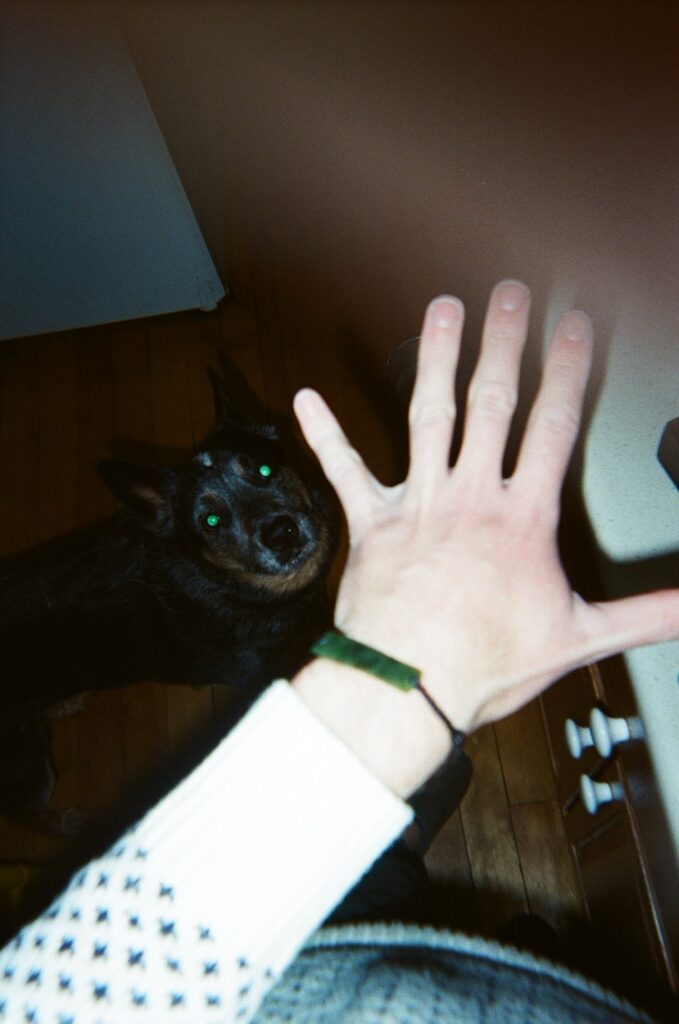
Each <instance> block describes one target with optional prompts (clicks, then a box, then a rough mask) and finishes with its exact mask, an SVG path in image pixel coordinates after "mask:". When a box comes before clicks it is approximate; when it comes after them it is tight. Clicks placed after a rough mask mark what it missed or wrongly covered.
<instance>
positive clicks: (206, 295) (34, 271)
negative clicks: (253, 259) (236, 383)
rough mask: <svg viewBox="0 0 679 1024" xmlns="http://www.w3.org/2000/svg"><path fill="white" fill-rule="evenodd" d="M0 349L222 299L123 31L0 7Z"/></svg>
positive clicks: (84, 14) (45, 8) (63, 15)
mask: <svg viewBox="0 0 679 1024" xmlns="http://www.w3.org/2000/svg"><path fill="white" fill-rule="evenodd" d="M0 34H1V38H2V50H3V52H2V62H1V71H0V74H1V76H2V77H1V80H0V87H1V90H2V92H1V99H0V103H1V107H0V337H1V338H9V337H16V336H21V335H27V334H36V333H43V332H47V331H58V330H64V329H66V328H73V327H81V326H85V325H91V324H100V323H106V322H110V321H116V320H123V319H132V318H136V317H143V316H150V315H155V314H159V313H169V312H174V311H176V310H180V309H190V308H195V307H203V308H211V307H213V306H214V305H215V304H216V303H217V302H218V301H219V299H220V298H222V297H223V295H224V289H223V287H222V285H221V282H220V280H219V278H218V276H217V273H216V270H215V267H214V265H213V263H212V260H211V258H210V256H209V253H208V251H207V248H206V246H205V243H204V241H203V238H202V235H201V233H200V230H199V228H198V225H197V224H196V220H195V217H194V215H193V212H192V210H191V207H190V205H189V202H188V199H187V197H186V194H185V192H184V190H183V188H182V185H181V182H180V180H179V178H178V176H177V173H176V170H175V168H174V165H173V163H172V160H171V158H170V155H169V153H168V150H167V147H166V145H165V142H164V140H163V137H162V135H161V133H160V129H159V128H158V124H157V122H156V120H155V118H154V115H153V112H152V110H151V108H150V106H149V103H148V100H147V97H146V94H145V92H144V89H143V87H142V84H141V82H140V80H139V77H138V75H137V73H136V70H135V68H134V66H133V64H132V61H131V59H130V56H129V54H128V52H127V49H126V47H125V43H124V41H123V39H122V36H121V34H120V31H119V29H118V27H117V25H116V24H115V22H114V21H113V20H112V19H111V18H110V17H109V16H108V15H107V13H106V12H102V11H100V10H96V11H86V10H84V9H83V8H82V7H81V8H73V7H71V6H70V5H64V4H57V5H52V4H45V3H41V4H25V3H24V4H21V3H11V4H6V5H3V7H2V12H1V13H0Z"/></svg>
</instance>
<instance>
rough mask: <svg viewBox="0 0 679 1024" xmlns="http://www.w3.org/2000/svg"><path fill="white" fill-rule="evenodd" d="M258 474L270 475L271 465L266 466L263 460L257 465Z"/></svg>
mask: <svg viewBox="0 0 679 1024" xmlns="http://www.w3.org/2000/svg"><path fill="white" fill-rule="evenodd" d="M259 475H260V476H263V477H267V476H271V466H267V464H266V462H263V463H262V465H261V466H260V467H259Z"/></svg>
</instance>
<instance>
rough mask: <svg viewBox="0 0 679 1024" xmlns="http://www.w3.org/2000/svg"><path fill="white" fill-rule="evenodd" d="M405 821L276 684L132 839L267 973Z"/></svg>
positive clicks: (405, 814) (399, 807)
mask: <svg viewBox="0 0 679 1024" xmlns="http://www.w3.org/2000/svg"><path fill="white" fill-rule="evenodd" d="M411 820H412V811H411V809H410V807H409V806H408V805H407V804H405V803H403V802H402V801H401V800H399V799H398V798H397V797H396V796H394V794H393V793H392V792H391V791H390V790H389V789H388V788H387V787H386V786H384V785H383V784H382V783H381V782H380V781H379V780H378V779H377V778H376V777H375V776H374V775H372V774H371V773H370V772H369V771H368V770H367V769H366V768H365V767H364V766H363V764H362V763H361V762H360V761H359V760H358V758H357V757H356V756H355V755H354V754H353V753H352V752H351V751H349V750H348V749H347V748H346V747H345V746H344V745H343V744H342V743H341V742H340V741H339V740H338V739H337V738H336V737H335V736H334V735H333V734H332V733H331V732H330V731H329V730H328V729H326V727H325V726H323V725H322V724H321V723H320V722H319V721H318V719H316V717H315V716H314V715H313V714H312V712H311V711H310V710H309V709H308V708H307V707H306V705H305V704H304V703H303V702H302V701H301V700H300V699H299V698H298V697H297V696H296V694H295V693H294V691H293V689H292V687H290V685H289V684H288V683H287V682H285V681H282V680H279V681H277V682H275V683H273V684H272V685H271V686H270V687H269V689H268V690H267V691H266V692H265V693H264V694H263V696H262V697H261V698H260V699H259V700H258V701H257V703H256V704H255V705H254V706H253V707H252V709H251V710H250V711H249V712H248V714H247V715H246V716H245V717H244V718H243V719H242V721H241V722H240V723H239V724H238V725H237V726H236V727H235V728H234V729H233V730H232V732H230V733H229V735H228V736H227V737H226V738H225V739H224V740H223V741H222V743H221V744H220V745H219V747H217V749H216V750H215V751H214V752H213V753H212V754H211V755H210V756H209V757H208V758H207V759H206V760H205V761H204V762H203V763H202V764H201V765H200V766H199V767H198V768H197V769H196V770H195V771H194V772H193V773H192V774H191V775H190V776H188V778H187V779H185V780H184V781H183V782H182V783H181V784H180V785H179V786H178V787H177V788H176V789H174V790H173V791H172V792H171V793H170V794H169V795H168V796H167V797H166V798H165V799H164V800H163V801H162V802H161V803H160V804H159V805H158V806H157V807H155V808H154V809H153V810H152V811H151V812H149V814H148V815H147V816H146V817H145V818H144V819H143V821H142V822H141V823H140V824H139V826H138V827H137V829H136V830H135V844H137V845H139V846H140V847H143V848H144V849H147V850H148V851H149V854H150V856H149V860H150V864H152V865H153V870H154V872H155V873H157V874H159V875H162V876H167V878H168V879H172V882H173V884H174V885H175V886H176V891H177V894H178V896H179V897H180V898H181V901H182V904H183V905H184V906H185V907H186V906H187V903H188V905H189V906H190V907H191V909H192V913H193V912H195V916H196V918H197V919H200V920H202V921H205V922H214V924H215V925H216V926H218V927H223V928H224V930H225V931H226V932H227V933H231V934H233V935H234V937H236V936H237V941H238V945H239V947H240V948H241V949H243V950H244V951H245V950H247V953H248V955H249V956H251V957H252V958H253V959H254V960H259V959H260V958H261V960H264V961H265V962H267V963H268V964H269V965H270V966H271V968H272V969H273V970H274V971H275V972H276V973H278V972H280V971H281V970H282V969H283V968H284V967H285V966H286V965H287V963H288V962H289V961H290V960H291V959H292V957H293V956H294V955H295V953H296V952H297V950H298V949H299V948H300V947H301V945H302V944H303V943H304V941H305V940H306V938H307V937H308V936H309V935H310V934H311V933H312V932H313V931H314V929H315V928H316V927H317V926H318V925H319V924H320V923H321V922H322V921H323V920H324V919H325V918H326V916H327V915H328V914H329V912H330V911H331V910H332V909H333V908H334V906H336V904H337V903H338V902H339V901H340V900H341V899H342V898H343V896H344V895H345V894H346V893H347V892H348V891H349V890H350V889H351V888H352V886H353V885H354V884H355V883H356V882H357V881H358V879H359V878H360V877H361V876H362V875H363V874H364V873H365V871H366V870H367V869H368V868H369V867H370V865H371V864H372V863H373V861H374V860H375V859H376V858H377V857H378V856H379V854H380V853H381V852H382V851H383V850H384V849H385V848H386V847H387V846H388V845H389V843H391V842H392V841H393V839H395V838H396V836H398V835H399V834H400V833H401V832H402V831H403V829H404V828H405V827H406V826H407V825H408V824H409V822H410V821H411ZM150 864H149V866H150Z"/></svg>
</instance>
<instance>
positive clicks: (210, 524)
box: [205, 512, 222, 530]
mask: <svg viewBox="0 0 679 1024" xmlns="http://www.w3.org/2000/svg"><path fill="white" fill-rule="evenodd" d="M221 521H222V519H221V516H216V515H215V514H214V512H211V513H210V515H209V516H205V525H206V526H207V528H208V530H216V529H217V527H218V526H219V524H220V523H221Z"/></svg>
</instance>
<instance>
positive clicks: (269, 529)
mask: <svg viewBox="0 0 679 1024" xmlns="http://www.w3.org/2000/svg"><path fill="white" fill-rule="evenodd" d="M261 538H262V543H263V544H264V546H265V547H267V548H270V550H271V551H275V552H276V553H277V554H282V553H284V552H286V553H292V552H293V551H296V550H297V548H298V547H299V546H300V544H301V543H302V536H301V534H300V530H299V527H298V525H297V523H296V522H295V520H294V519H293V518H292V516H286V515H279V516H275V517H274V518H273V519H271V520H269V522H268V523H266V524H265V525H264V526H263V527H262V531H261Z"/></svg>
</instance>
